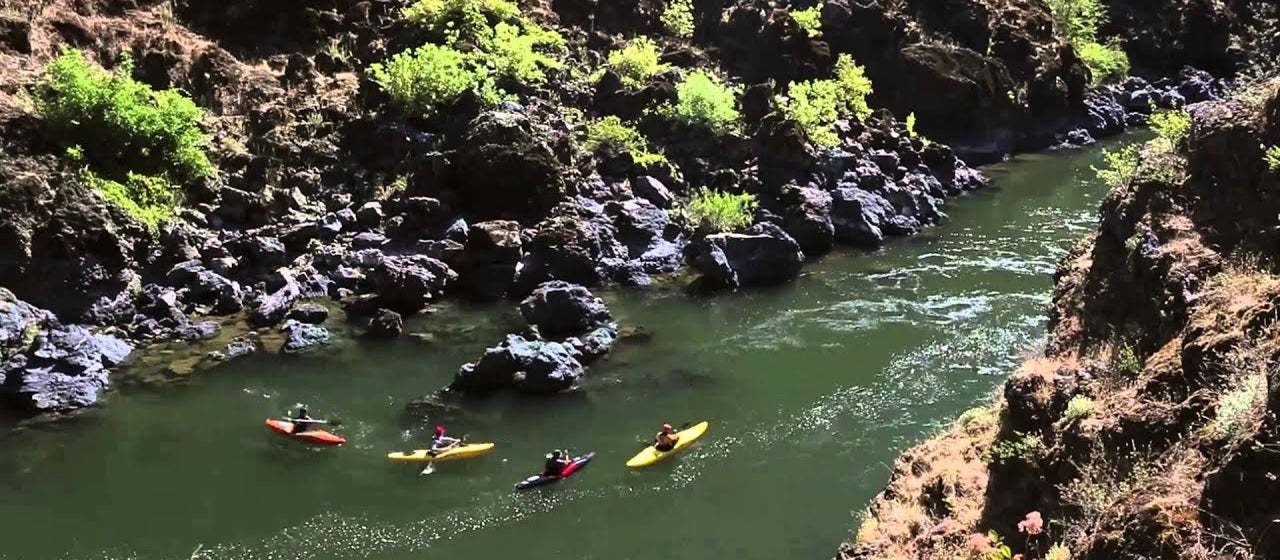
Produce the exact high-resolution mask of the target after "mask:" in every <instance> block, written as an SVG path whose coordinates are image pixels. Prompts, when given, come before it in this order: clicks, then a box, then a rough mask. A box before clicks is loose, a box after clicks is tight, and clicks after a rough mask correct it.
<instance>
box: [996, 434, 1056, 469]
mask: <svg viewBox="0 0 1280 560" xmlns="http://www.w3.org/2000/svg"><path fill="white" fill-rule="evenodd" d="M1040 447H1041V444H1040V438H1039V437H1037V436H1032V435H1019V436H1015V437H1014V439H1011V440H999V441H997V442H995V443H993V444H991V448H990V449H988V450H987V451H986V452H985V453H983V454H982V460H983V461H984V462H985V463H987V464H988V465H1005V464H1009V463H1012V462H1021V463H1025V464H1028V465H1031V464H1034V463H1035V460H1036V454H1037V453H1038V452H1039V451H1040Z"/></svg>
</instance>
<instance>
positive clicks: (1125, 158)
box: [1093, 144, 1142, 189]
mask: <svg viewBox="0 0 1280 560" xmlns="http://www.w3.org/2000/svg"><path fill="white" fill-rule="evenodd" d="M1141 151H1142V147H1141V146H1139V145H1137V144H1130V145H1128V146H1125V147H1123V148H1120V149H1119V150H1102V159H1103V161H1104V162H1105V165H1104V166H1103V167H1097V166H1094V167H1093V171H1094V173H1097V174H1098V179H1100V180H1102V182H1103V183H1105V184H1106V185H1107V186H1109V187H1111V188H1113V189H1124V188H1127V187H1128V186H1129V184H1130V183H1132V182H1133V180H1134V179H1136V178H1137V177H1138V156H1139V154H1140V153H1141Z"/></svg>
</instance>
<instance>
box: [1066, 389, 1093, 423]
mask: <svg viewBox="0 0 1280 560" xmlns="http://www.w3.org/2000/svg"><path fill="white" fill-rule="evenodd" d="M1090 412H1093V399H1091V398H1089V397H1086V396H1084V395H1076V396H1074V397H1071V400H1070V401H1067V411H1066V413H1064V414H1063V415H1062V418H1063V419H1064V420H1065V421H1066V423H1067V424H1073V423H1075V422H1076V421H1078V420H1083V419H1084V418H1085V417H1086V416H1089V413H1090Z"/></svg>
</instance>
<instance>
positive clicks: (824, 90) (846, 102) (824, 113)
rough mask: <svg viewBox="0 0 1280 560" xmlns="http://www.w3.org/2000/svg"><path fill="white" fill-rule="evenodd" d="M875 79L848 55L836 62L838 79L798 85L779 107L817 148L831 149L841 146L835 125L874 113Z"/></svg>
mask: <svg viewBox="0 0 1280 560" xmlns="http://www.w3.org/2000/svg"><path fill="white" fill-rule="evenodd" d="M871 91H872V87H871V80H869V79H867V77H866V73H865V70H864V69H863V68H862V67H861V66H859V65H858V64H857V63H855V62H854V61H853V58H852V57H850V56H849V55H847V54H842V55H840V58H839V59H837V61H836V78H835V79H832V80H811V81H807V82H796V83H793V84H791V87H789V88H788V89H787V97H786V98H780V99H779V100H778V105H779V106H780V107H781V108H782V112H783V114H785V115H786V116H787V118H789V119H791V120H794V121H796V123H798V124H799V125H800V128H803V129H804V131H805V134H807V135H808V136H809V139H810V140H811V141H813V143H814V144H815V145H817V146H820V147H823V148H831V147H834V146H836V145H837V144H839V143H840V137H839V136H838V135H837V134H836V128H835V123H836V121H837V120H839V119H841V118H846V117H849V116H854V117H857V118H859V119H865V118H867V116H869V115H870V114H871V108H870V107H869V106H868V105H867V96H868V95H870V94H871Z"/></svg>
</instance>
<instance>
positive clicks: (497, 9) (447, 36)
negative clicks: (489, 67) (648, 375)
mask: <svg viewBox="0 0 1280 560" xmlns="http://www.w3.org/2000/svg"><path fill="white" fill-rule="evenodd" d="M401 15H402V16H403V17H404V18H405V19H407V20H409V21H412V22H414V23H417V24H419V25H422V26H423V27H425V28H427V30H429V31H431V32H432V33H434V34H436V35H438V36H439V37H440V38H442V39H444V40H445V42H446V43H447V44H450V45H452V44H454V43H455V42H457V41H460V40H463V41H486V42H487V41H488V39H489V38H490V37H487V35H489V33H490V32H491V30H492V27H491V26H490V22H489V18H493V19H494V20H495V23H496V22H501V21H511V20H514V19H516V18H519V17H520V7H519V6H517V5H516V3H515V2H513V1H511V0H418V1H417V2H414V3H413V4H411V5H410V6H409V7H408V8H405V9H404V11H403V12H402V13H401Z"/></svg>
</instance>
